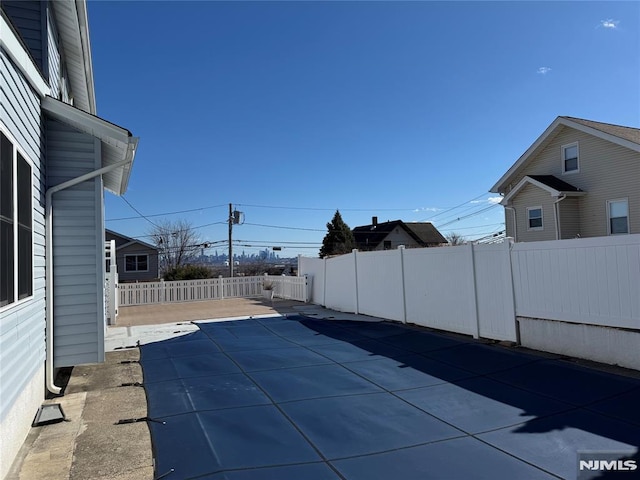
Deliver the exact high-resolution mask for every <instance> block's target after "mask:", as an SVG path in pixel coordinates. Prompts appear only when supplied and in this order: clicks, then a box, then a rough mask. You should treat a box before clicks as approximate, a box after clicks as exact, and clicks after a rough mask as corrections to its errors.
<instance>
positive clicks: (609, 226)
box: [607, 197, 630, 235]
mask: <svg viewBox="0 0 640 480" xmlns="http://www.w3.org/2000/svg"><path fill="white" fill-rule="evenodd" d="M623 202H624V203H625V204H626V206H627V215H626V217H612V216H611V205H613V204H614V203H623ZM614 218H626V219H627V231H626V232H616V233H614V232H613V231H612V228H611V220H613V219H614ZM629 233H630V226H629V198H628V197H623V198H613V199H611V200H607V235H629Z"/></svg>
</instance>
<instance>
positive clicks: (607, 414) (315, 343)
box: [140, 315, 640, 480]
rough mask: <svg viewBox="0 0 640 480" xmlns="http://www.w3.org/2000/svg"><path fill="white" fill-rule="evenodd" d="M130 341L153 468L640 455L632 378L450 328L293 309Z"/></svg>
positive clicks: (359, 473) (450, 474)
mask: <svg viewBox="0 0 640 480" xmlns="http://www.w3.org/2000/svg"><path fill="white" fill-rule="evenodd" d="M140 350H141V359H140V362H141V364H142V368H143V375H144V388H145V390H146V393H147V401H148V416H149V418H150V420H149V427H150V430H151V435H152V442H153V448H154V456H155V461H156V472H155V474H156V478H166V479H167V480H174V479H186V478H199V479H200V478H203V479H204V478H206V479H212V480H222V479H228V480H242V479H251V480H263V479H277V480H287V479H295V480H298V479H305V480H315V479H340V478H343V479H349V480H351V479H361V480H375V479H384V480H387V479H392V478H397V479H403V480H412V479H416V480H417V479H420V480H424V479H429V478H447V479H449V478H453V479H457V478H460V479H476V478H487V479H495V478H505V479H506V478H509V479H520V478H522V479H548V478H577V476H578V460H577V452H578V451H582V450H585V451H596V452H602V451H606V452H612V451H615V452H620V453H619V455H618V456H617V457H618V458H625V459H634V460H635V461H636V462H637V460H638V453H637V452H638V446H639V445H640V410H639V409H638V408H637V406H638V405H640V381H639V380H636V379H632V378H629V377H623V376H618V375H613V374H609V373H604V372H600V371H596V370H592V369H588V368H584V367H580V366H576V365H573V364H571V363H569V362H565V361H563V360H560V359H557V358H549V357H548V356H545V357H541V356H535V355H532V354H528V353H524V352H521V351H518V350H517V349H509V348H503V347H500V346H497V345H485V344H481V343H477V342H474V341H473V340H471V339H466V338H464V337H460V336H447V335H441V334H437V333H433V332H427V331H424V330H422V329H418V328H414V327H409V326H403V325H397V324H391V323H386V322H384V323H363V322H354V321H340V320H318V319H312V318H307V317H303V316H300V315H292V316H289V317H287V318H283V317H273V318H263V319H248V320H241V321H234V322H219V323H200V324H199V330H198V331H196V332H194V333H191V334H189V335H186V336H182V337H177V338H172V339H170V340H165V341H162V342H156V343H151V344H147V345H143V346H141V347H140ZM587 473H594V472H584V474H587ZM581 478H582V477H581ZM584 478H598V477H593V476H591V477H590V476H584ZM621 478H625V477H624V476H623V477H621ZM629 478H631V477H629Z"/></svg>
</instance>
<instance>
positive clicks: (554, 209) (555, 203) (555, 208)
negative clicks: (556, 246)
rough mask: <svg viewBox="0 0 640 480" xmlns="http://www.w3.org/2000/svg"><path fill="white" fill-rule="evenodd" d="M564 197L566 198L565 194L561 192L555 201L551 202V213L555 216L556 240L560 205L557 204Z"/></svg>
mask: <svg viewBox="0 0 640 480" xmlns="http://www.w3.org/2000/svg"><path fill="white" fill-rule="evenodd" d="M565 198H567V196H566V195H565V194H564V193H563V194H562V195H561V196H560V197H558V199H557V200H556V201H555V202H553V215H554V217H556V218H555V220H556V240H560V206H559V205H558V204H559V203H560V202H561V201H562V200H564V199H565Z"/></svg>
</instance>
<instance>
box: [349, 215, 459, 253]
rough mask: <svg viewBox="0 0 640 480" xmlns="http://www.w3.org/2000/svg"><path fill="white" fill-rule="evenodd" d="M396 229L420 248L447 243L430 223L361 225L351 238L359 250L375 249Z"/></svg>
mask: <svg viewBox="0 0 640 480" xmlns="http://www.w3.org/2000/svg"><path fill="white" fill-rule="evenodd" d="M396 227H400V228H402V229H403V230H404V231H405V232H407V234H408V235H409V236H410V237H411V238H412V239H413V240H414V241H415V242H416V243H417V244H418V245H421V246H425V247H426V246H428V245H434V244H435V245H437V244H441V243H447V240H446V239H445V238H444V237H443V236H442V234H441V233H440V232H439V231H438V229H437V228H436V227H434V226H433V224H432V223H430V222H412V223H405V222H403V221H402V220H392V221H389V222H381V223H376V224H373V223H372V224H370V225H362V226H359V227H355V228H354V229H353V238H354V239H355V241H356V246H357V247H358V248H360V249H366V248H371V249H373V248H376V247H377V246H378V245H380V243H381V242H382V241H383V240H384V239H385V238H386V237H387V235H389V234H390V233H391V232H393V230H394V229H395V228H396Z"/></svg>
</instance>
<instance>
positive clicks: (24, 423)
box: [0, 0, 138, 478]
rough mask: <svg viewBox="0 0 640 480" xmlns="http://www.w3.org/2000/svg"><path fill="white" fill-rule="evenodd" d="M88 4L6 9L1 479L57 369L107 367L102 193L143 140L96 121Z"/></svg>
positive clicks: (126, 171)
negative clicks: (96, 364)
mask: <svg viewBox="0 0 640 480" xmlns="http://www.w3.org/2000/svg"><path fill="white" fill-rule="evenodd" d="M88 27H89V22H88V18H87V4H86V2H85V1H84V0H56V1H34V0H30V1H16V0H1V1H0V105H2V106H1V107H0V392H2V393H1V394H0V432H1V433H0V435H1V437H2V448H0V478H4V477H5V476H6V474H7V471H8V470H9V468H10V467H11V464H12V461H13V459H14V457H15V455H16V453H17V452H18V450H19V449H20V447H21V445H22V443H23V441H24V439H25V437H26V436H27V433H28V432H29V429H30V427H31V422H32V420H33V418H34V416H35V414H36V411H37V410H38V408H39V406H40V404H41V403H42V401H43V400H44V398H45V386H46V388H47V389H48V390H49V391H51V392H53V393H59V392H60V388H59V387H57V386H56V385H55V383H54V378H55V369H57V368H59V367H64V366H73V365H78V364H81V363H89V362H101V361H104V356H105V352H104V332H105V293H104V281H105V239H104V218H103V212H104V190H109V191H111V192H113V193H114V194H116V195H121V194H123V193H124V192H125V191H126V189H127V184H128V181H129V175H130V172H131V168H132V164H133V159H134V155H135V151H136V147H137V142H138V139H137V138H135V137H133V136H132V135H131V133H130V132H129V131H128V130H126V129H124V128H122V127H119V126H117V125H114V124H113V123H110V122H108V121H106V120H103V119H102V118H100V117H98V116H96V101H95V91H94V81H93V69H92V63H91V43H90V41H89V29H88Z"/></svg>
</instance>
